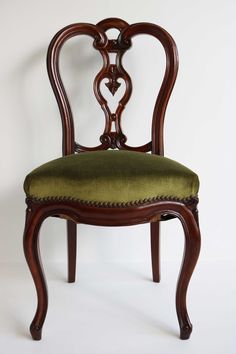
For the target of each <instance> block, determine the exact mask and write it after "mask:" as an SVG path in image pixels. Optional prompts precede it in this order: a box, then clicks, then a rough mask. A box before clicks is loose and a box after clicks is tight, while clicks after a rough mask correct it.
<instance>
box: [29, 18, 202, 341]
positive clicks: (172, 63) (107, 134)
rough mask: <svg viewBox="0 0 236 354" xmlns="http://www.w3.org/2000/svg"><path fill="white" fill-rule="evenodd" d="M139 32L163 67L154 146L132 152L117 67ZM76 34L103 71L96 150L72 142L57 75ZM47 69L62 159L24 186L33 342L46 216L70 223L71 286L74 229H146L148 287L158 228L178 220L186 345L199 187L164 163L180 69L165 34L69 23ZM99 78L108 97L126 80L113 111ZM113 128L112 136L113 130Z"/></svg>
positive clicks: (121, 25) (40, 310)
mask: <svg viewBox="0 0 236 354" xmlns="http://www.w3.org/2000/svg"><path fill="white" fill-rule="evenodd" d="M112 28H114V29H117V30H118V31H119V35H118V37H117V38H115V39H112V40H110V39H108V38H107V35H106V32H107V31H108V30H110V29H112ZM139 34H147V35H151V36H153V37H154V38H156V39H157V40H158V41H160V42H161V44H162V46H163V47H164V50H165V56H166V69H165V74H164V78H163V82H162V85H161V88H160V91H159V94H158V96H157V100H156V103H155V107H154V112H153V120H152V129H151V141H150V142H148V143H147V144H145V145H142V146H137V147H134V146H129V145H127V144H126V141H127V138H126V136H125V135H124V134H123V132H122V128H121V115H122V112H123V110H124V108H125V105H126V104H127V102H128V100H129V98H130V96H131V92H132V83H131V78H130V76H129V74H128V73H127V72H126V71H125V68H124V67H123V65H122V57H123V55H124V54H125V53H126V51H127V50H130V48H131V45H132V42H131V41H132V38H133V37H134V36H136V35H139ZM77 35H89V36H90V37H92V38H93V39H94V42H93V46H94V49H95V50H97V51H99V52H100V54H101V56H102V59H103V67H102V69H101V70H100V72H99V73H98V74H97V76H96V77H95V80H94V84H93V85H94V94H95V96H96V99H97V101H98V103H99V104H100V106H101V108H102V110H103V111H104V114H105V129H104V132H103V134H102V136H101V137H100V142H101V143H100V145H98V146H95V147H93V148H88V147H85V146H81V145H79V144H78V143H76V142H75V139H74V125H73V117H72V111H71V108H70V103H69V100H68V98H67V95H66V92H65V89H64V86H63V83H62V79H61V76H60V71H59V54H60V50H61V48H62V46H63V44H64V43H65V42H66V41H67V40H68V39H69V38H71V37H73V36H77ZM110 53H115V55H116V64H111V63H110V60H109V54H110ZM47 69H48V75H49V79H50V82H51V85H52V88H53V91H54V93H55V96H56V99H57V103H58V106H59V110H60V114H61V119H62V127H63V157H60V158H58V159H56V160H53V161H50V162H48V163H46V164H44V165H42V166H40V167H38V168H36V169H35V170H33V171H32V172H31V173H30V174H29V175H28V176H27V177H26V179H25V183H24V189H25V193H26V196H27V198H26V203H27V210H26V224H25V231H24V252H25V257H26V260H27V263H28V266H29V268H30V271H31V273H32V276H33V280H34V283H35V286H36V290H37V298H38V306H37V311H36V314H35V317H34V319H33V321H32V324H31V326H30V332H31V335H32V337H33V339H35V340H40V339H41V334H42V327H43V323H44V320H45V317H46V313H47V305H48V296H47V287H46V281H45V278H44V273H43V269H42V265H41V260H40V252H39V245H38V239H39V230H40V226H41V224H42V223H43V221H44V220H45V219H46V218H48V217H49V216H56V217H60V218H63V219H65V220H66V221H67V238H68V282H74V281H75V267H76V224H77V223H84V224H90V225H102V226H125V225H134V224H139V223H150V231H151V256H152V272H153V281H154V282H159V281H160V270H159V223H160V221H162V220H168V219H171V218H178V219H179V220H180V221H181V223H182V225H183V229H184V233H185V251H184V256H183V263H182V267H181V271H180V275H179V279H178V284H177V291H176V311H177V316H178V321H179V326H180V338H181V339H188V338H189V336H190V334H191V332H192V324H191V322H190V320H189V317H188V313H187V307H186V293H187V288H188V284H189V280H190V277H191V275H192V273H193V270H194V267H195V265H196V262H197V259H198V255H199V251H200V231H199V226H198V213H197V204H198V197H197V195H198V188H199V182H198V177H197V175H196V174H195V173H194V172H192V171H191V170H189V169H188V168H186V167H185V166H183V165H181V164H179V163H178V162H175V161H173V160H170V159H168V158H165V157H163V155H164V150H163V124H164V116H165V111H166V107H167V103H168V100H169V97H170V94H171V91H172V89H173V86H174V83H175V79H176V76H177V71H178V55H177V49H176V45H175V42H174V40H173V39H172V37H171V36H170V35H169V34H168V32H166V31H165V30H164V29H162V28H161V27H159V26H157V25H155V24H151V23H135V24H132V25H129V24H128V23H126V22H125V21H123V20H121V19H118V18H108V19H105V20H103V21H101V22H99V23H98V24H97V25H92V24H88V23H78V24H72V25H70V26H67V27H65V28H63V29H62V30H61V31H59V32H58V33H57V34H56V35H55V37H54V38H53V39H52V41H51V43H50V45H49V48H48V55H47ZM104 78H106V79H108V82H107V83H106V86H107V89H109V90H110V91H111V93H112V94H113V95H114V94H115V92H116V90H117V89H119V82H118V81H117V79H118V78H119V79H123V80H124V82H125V93H124V95H123V97H122V98H121V99H120V101H119V104H118V106H117V109H116V110H115V112H112V111H111V110H110V109H109V105H108V103H107V100H106V99H105V98H104V96H103V94H102V92H101V89H100V86H101V82H102V80H104ZM113 122H115V131H113V130H112V125H113V124H112V123H113ZM148 152H151V153H150V154H148Z"/></svg>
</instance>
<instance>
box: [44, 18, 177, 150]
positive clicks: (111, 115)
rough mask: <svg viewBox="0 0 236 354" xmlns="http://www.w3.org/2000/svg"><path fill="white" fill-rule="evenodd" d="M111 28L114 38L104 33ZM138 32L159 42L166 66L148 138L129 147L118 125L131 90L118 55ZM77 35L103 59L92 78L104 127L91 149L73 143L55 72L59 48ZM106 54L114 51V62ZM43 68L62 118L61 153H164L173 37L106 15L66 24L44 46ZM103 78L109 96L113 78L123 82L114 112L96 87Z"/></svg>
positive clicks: (65, 99)
mask: <svg viewBox="0 0 236 354" xmlns="http://www.w3.org/2000/svg"><path fill="white" fill-rule="evenodd" d="M112 28H115V29H117V30H118V31H119V35H118V37H117V38H116V39H112V40H110V39H108V37H107V35H106V32H107V31H108V30H110V29H112ZM138 34H148V35H151V36H153V37H155V38H156V39H157V40H159V41H160V42H161V44H162V46H163V47H164V50H165V54H166V69H165V74H164V78H163V81H162V85H161V88H160V91H159V93H158V95H157V99H156V103H155V106H154V111H153V119H152V131H151V139H152V140H151V141H150V142H148V143H147V144H145V145H142V146H137V147H131V146H128V145H127V144H126V141H127V138H126V136H125V135H124V134H123V132H122V128H121V115H122V112H123V110H124V108H125V105H126V104H127V102H128V100H129V98H130V96H131V92H132V82H131V78H130V76H129V74H128V73H127V72H126V71H125V69H124V67H123V65H122V57H123V55H124V53H125V52H126V51H127V50H128V49H130V47H131V45H132V42H131V39H132V37H134V36H136V35H138ZM77 35H88V36H91V37H92V38H94V42H93V46H94V48H95V49H96V50H98V51H99V52H100V53H101V55H102V58H103V67H102V69H101V70H100V72H99V73H98V74H97V75H96V77H95V79H94V94H95V96H96V98H97V101H98V102H99V104H100V106H101V108H102V109H103V111H104V114H105V129H104V132H103V134H102V135H101V137H100V142H101V144H100V145H99V146H96V147H93V148H91V147H90V148H88V147H85V146H81V145H79V144H78V143H76V142H75V138H74V122H73V116H72V111H71V107H70V103H69V100H68V97H67V95H66V91H65V89H64V86H63V83H62V79H61V75H60V71H59V54H60V50H61V48H62V46H63V44H64V43H65V42H66V41H67V40H68V39H69V38H71V37H73V36H77ZM109 53H115V54H116V64H111V63H110V59H109ZM47 68H48V75H49V79H50V82H51V85H52V88H53V91H54V93H55V96H56V99H57V102H58V106H59V110H60V114H61V119H62V126H63V154H64V155H68V154H72V153H74V152H84V151H94V150H106V149H109V148H111V149H125V150H133V151H140V152H149V151H151V152H152V153H154V154H158V155H163V154H164V146H163V124H164V117H165V111H166V107H167V103H168V100H169V97H170V95H171V91H172V89H173V86H174V83H175V79H176V76H177V71H178V53H177V48H176V45H175V42H174V40H173V38H172V37H171V36H170V35H169V33H168V32H166V31H165V30H164V29H163V28H161V27H159V26H157V25H155V24H151V23H146V22H143V23H142V22H141V23H135V24H132V25H129V24H128V23H127V22H125V21H123V20H121V19H118V18H108V19H105V20H103V21H101V22H99V23H98V24H97V25H92V24H89V23H76V24H72V25H69V26H67V27H65V28H63V29H62V30H61V31H59V32H58V33H57V34H56V35H55V36H54V38H53V39H52V41H51V43H50V45H49V48H48V55H47ZM104 78H107V79H108V80H109V81H108V82H107V83H106V86H107V88H108V89H109V90H110V91H111V93H112V94H113V95H114V94H115V93H116V91H117V89H118V88H119V86H120V83H119V82H118V81H117V79H118V78H121V79H123V80H124V82H125V92H124V95H123V97H122V98H121V99H120V101H119V103H118V106H117V109H116V111H115V112H111V110H110V109H109V105H108V103H107V100H106V99H105V98H104V96H103V95H102V93H101V90H100V85H101V82H102V80H103V79H104ZM113 122H115V124H114V123H113ZM113 124H114V125H115V131H112V126H113Z"/></svg>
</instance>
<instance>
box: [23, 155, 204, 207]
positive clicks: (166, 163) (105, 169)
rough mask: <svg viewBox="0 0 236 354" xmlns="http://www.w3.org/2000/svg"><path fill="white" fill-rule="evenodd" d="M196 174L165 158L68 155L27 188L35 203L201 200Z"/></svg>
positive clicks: (36, 173) (35, 174)
mask: <svg viewBox="0 0 236 354" xmlns="http://www.w3.org/2000/svg"><path fill="white" fill-rule="evenodd" d="M198 188H199V181H198V177H197V175H196V174H195V173H194V172H192V171H191V170H190V169H188V168H187V167H185V166H183V165H181V164H179V163H178V162H176V161H173V160H171V159H168V158H166V157H162V156H158V155H152V154H144V153H139V152H130V151H112V150H107V151H96V152H86V153H80V154H73V155H68V156H65V157H61V158H58V159H56V160H53V161H50V162H48V163H46V164H44V165H42V166H40V167H38V168H36V169H35V170H33V171H32V172H31V173H30V174H29V175H28V176H27V177H26V179H25V183H24V189H25V192H26V195H27V196H28V197H31V198H48V197H52V198H61V197H66V198H67V197H68V198H74V199H78V200H81V201H91V202H108V203H109V202H111V203H127V202H132V201H143V200H144V199H150V198H158V197H164V198H168V197H170V198H180V199H185V198H189V197H194V196H197V193H198Z"/></svg>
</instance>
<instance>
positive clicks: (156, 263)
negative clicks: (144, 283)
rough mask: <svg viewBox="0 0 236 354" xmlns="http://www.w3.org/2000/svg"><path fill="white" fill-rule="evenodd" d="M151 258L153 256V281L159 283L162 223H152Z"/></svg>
mask: <svg viewBox="0 0 236 354" xmlns="http://www.w3.org/2000/svg"><path fill="white" fill-rule="evenodd" d="M150 231H151V256H152V279H153V281H154V282H155V283H159V282H160V279H161V273H160V221H156V222H151V224H150Z"/></svg>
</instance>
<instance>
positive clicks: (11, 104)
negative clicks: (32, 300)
mask: <svg viewBox="0 0 236 354" xmlns="http://www.w3.org/2000/svg"><path fill="white" fill-rule="evenodd" d="M0 7H1V11H0V27H1V31H0V41H1V65H0V108H1V114H0V119H1V131H0V134H1V137H0V149H1V160H0V163H1V165H0V168H1V183H0V208H1V212H0V222H1V224H0V262H2V263H4V264H5V266H6V267H7V265H9V264H16V263H18V264H23V265H24V264H25V262H24V257H23V252H22V233H23V228H24V210H25V205H24V192H23V187H22V186H23V181H24V177H25V175H26V174H27V173H28V172H30V171H31V170H32V169H33V168H35V167H37V166H38V165H40V164H42V163H44V162H46V161H48V160H50V159H53V158H56V157H59V156H61V122H60V116H59V112H58V109H57V106H56V101H55V99H54V96H53V93H52V90H51V88H50V85H49V81H48V78H47V73H46V65H45V60H46V51H47V46H48V44H49V41H50V40H51V38H52V36H53V35H54V34H55V33H56V32H57V31H58V30H59V29H61V28H62V27H64V26H65V25H67V24H70V23H74V22H91V23H97V22H98V21H100V20H101V19H103V18H106V17H121V18H123V19H125V20H126V21H127V22H129V23H133V22H140V21H147V22H153V23H157V24H159V25H161V26H162V27H164V28H165V29H167V30H168V31H169V32H170V33H171V35H172V36H173V37H174V39H175V41H176V43H177V47H178V50H179V59H180V69H179V75H178V78H177V83H176V86H175V88H174V91H173V94H172V97H171V100H170V103H169V106H168V109H167V113H166V124H165V155H166V156H168V157H170V158H173V159H176V160H178V161H179V162H181V163H183V164H185V165H187V166H188V167H190V168H191V169H193V170H194V171H195V172H197V173H198V174H199V176H200V181H201V187H200V193H199V197H200V204H199V211H200V225H201V231H202V252H201V257H200V262H202V264H204V262H221V261H227V262H231V263H230V267H229V269H231V271H233V267H234V264H235V263H234V259H235V246H236V242H235V227H234V225H235V223H234V219H235V211H234V204H235V188H234V187H235V180H236V173H235V171H236V170H235V166H234V163H235V162H234V161H235V158H234V152H235V128H236V125H235V81H236V75H235V74H236V70H235V62H236V55H235V54H236V50H235V31H236V25H235V10H236V6H235V1H233V0H232V1H230V0H222V1H220V0H198V1H192V0H191V1H189V0H179V1H171V0H165V1H164V0H163V1H160V0H147V1H143V0H142V1H140V0H136V1H127V0H119V1H108V0H101V1H91V0H86V1H81V0H61V1H56V0H50V1H46V0H41V1H34V0H21V1H13V0H1V2H0ZM154 43H155V41H154V40H153V39H152V40H151V39H148V40H147V41H146V42H145V41H144V40H143V39H142V38H141V39H137V40H136V39H135V41H134V48H133V54H132V53H131V52H132V50H131V52H130V53H127V58H126V59H125V61H124V64H125V67H126V68H127V71H129V72H131V73H132V74H133V75H134V94H133V97H132V98H131V100H130V103H129V104H128V106H127V110H126V112H125V113H124V117H123V123H124V124H123V126H124V131H125V133H126V134H127V135H128V138H129V140H128V143H130V144H136V143H137V144H138V143H140V144H142V143H145V142H146V141H147V140H148V137H149V136H150V122H151V113H152V107H153V104H154V100H155V94H156V89H157V87H158V84H159V82H160V77H161V76H160V70H161V69H163V63H164V61H163V57H162V56H161V55H162V54H163V53H162V50H161V49H160V46H158V45H157V46H156V48H157V49H155V50H154V49H153V48H155V46H154ZM77 44H78V46H77ZM87 44H90V45H91V44H92V42H91V40H85V39H84V38H83V39H81V40H80V41H77V42H76V41H71V43H69V44H68V46H67V47H66V48H65V50H64V52H63V58H62V66H63V67H64V69H65V80H66V87H67V88H68V92H69V93H70V96H71V99H72V103H73V111H74V113H75V121H76V132H77V140H78V141H80V142H81V143H83V144H86V142H87V144H88V145H92V144H95V143H96V142H97V140H96V139H97V138H98V136H99V134H100V132H101V131H102V128H103V124H104V117H103V113H102V111H101V109H100V107H99V106H98V104H97V103H96V101H95V99H94V98H92V90H91V87H92V85H91V83H92V81H91V79H92V75H94V74H95V72H96V71H97V70H98V68H99V65H100V59H99V54H98V53H96V51H94V50H93V49H88V47H87ZM144 53H145V55H143V54H144ZM71 54H73V59H69V55H71ZM76 54H78V58H77V57H76ZM70 58H71V56H70ZM145 63H147V68H148V72H144V69H145V68H144V66H145ZM76 64H77V65H76ZM89 69H90V71H89ZM86 70H87V71H88V72H90V75H89V76H86ZM145 75H147V76H145ZM72 79H74V81H73V80H72ZM136 84H137V85H136ZM77 85H78V91H77V90H76V88H77ZM135 85H136V86H135ZM76 118H77V119H76ZM92 128H93V129H94V133H93V134H91V135H89V130H91V129H92ZM78 232H79V235H78V236H79V237H78V261H79V262H81V263H82V262H97V263H103V262H105V263H106V262H113V261H118V262H150V245H149V226H148V225H141V226H135V227H129V228H128V227H126V228H98V227H92V226H85V225H80V226H79V227H78ZM41 241H42V242H41V248H42V256H43V259H44V260H45V262H46V263H50V262H64V263H66V234H65V222H64V221H60V220H54V219H50V220H47V221H46V222H45V224H44V225H43V227H42V230H41ZM182 247H183V232H182V229H181V227H180V225H179V222H178V221H170V222H168V223H164V224H162V259H163V260H164V261H174V262H179V261H180V259H181V255H182ZM218 264H220V263H218ZM203 269H204V267H203ZM227 269H228V268H227ZM234 269H235V267H234ZM215 276H216V274H215V272H212V274H210V277H211V279H212V277H213V279H214V277H215ZM13 278H14V275H13ZM29 281H31V280H29ZM220 282H221V279H219V287H220V286H221V284H220ZM32 296H34V295H32ZM192 296H194V294H192ZM234 312H235V307H234ZM51 335H52V333H51ZM134 352H135V351H134ZM233 352H234V351H232V353H233ZM150 353H151V352H150Z"/></svg>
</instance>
